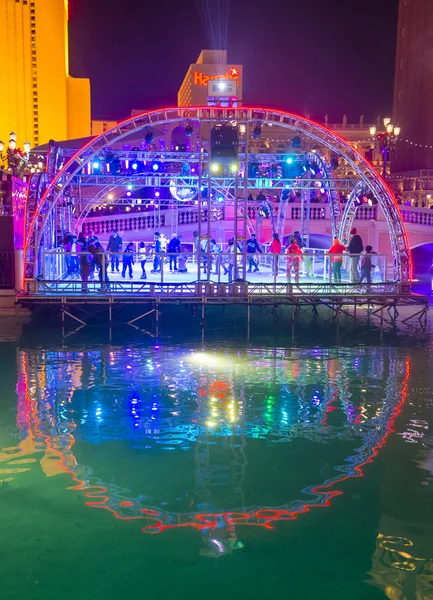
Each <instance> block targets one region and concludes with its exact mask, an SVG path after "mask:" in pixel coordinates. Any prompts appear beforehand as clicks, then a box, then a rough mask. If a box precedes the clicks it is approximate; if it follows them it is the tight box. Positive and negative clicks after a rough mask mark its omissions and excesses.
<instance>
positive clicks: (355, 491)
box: [0, 338, 433, 600]
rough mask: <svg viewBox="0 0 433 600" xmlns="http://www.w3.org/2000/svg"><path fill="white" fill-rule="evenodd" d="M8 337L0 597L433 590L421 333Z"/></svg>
mask: <svg viewBox="0 0 433 600" xmlns="http://www.w3.org/2000/svg"><path fill="white" fill-rule="evenodd" d="M287 346H289V344H286V347H277V346H275V345H266V344H265V343H261V344H260V345H255V344H254V343H252V344H249V345H248V347H247V346H246V344H245V343H242V342H239V344H238V345H233V346H231V345H229V344H228V343H224V344H223V343H217V342H215V343H214V344H212V343H210V344H208V345H207V346H206V347H205V349H203V348H202V347H201V345H199V344H197V343H196V342H191V343H187V344H183V345H177V344H175V343H173V342H160V343H156V342H155V341H152V342H151V343H147V342H146V343H144V342H142V343H140V342H139V341H137V340H135V341H134V342H133V343H130V344H128V343H124V342H116V343H111V344H110V343H104V344H96V343H95V342H91V341H89V340H86V342H85V343H84V342H80V341H79V339H78V338H77V339H75V340H72V341H69V340H67V341H65V342H63V343H57V344H53V343H48V342H47V343H43V344H41V343H33V342H32V343H28V344H26V345H25V344H23V343H18V344H15V343H3V344H1V345H0V354H1V357H2V360H1V362H0V389H1V390H2V393H1V396H0V508H1V513H0V514H1V518H0V540H1V554H0V598H1V599H2V600H14V599H21V598H22V599H26V600H49V599H51V598H53V599H54V598H55V599H58V598H62V599H63V600H69V599H82V600H99V599H101V600H102V599H104V600H106V599H107V598H110V599H111V598H128V599H129V598H150V599H153V598H168V597H176V598H188V599H196V598H197V599H199V598H200V599H202V598H215V599H216V598H228V599H234V598H254V599H255V598H288V599H289V598H296V599H298V598H300V599H301V598H302V599H310V598H311V599H315V598H350V599H369V598H392V599H393V600H395V599H403V598H407V599H424V598H433V435H432V432H431V427H432V421H433V419H432V409H433V376H432V370H433V360H432V359H431V358H430V354H429V350H428V346H426V345H425V344H418V345H417V346H412V345H410V344H409V341H407V345H405V342H404V341H403V343H399V345H398V346H395V345H378V344H377V343H372V344H367V345H364V346H362V347H352V346H346V347H333V345H332V344H329V345H328V346H326V345H325V346H323V347H321V348H317V347H316V348H315V347H311V346H309V345H308V344H303V346H298V347H287Z"/></svg>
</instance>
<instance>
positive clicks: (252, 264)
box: [247, 233, 262, 273]
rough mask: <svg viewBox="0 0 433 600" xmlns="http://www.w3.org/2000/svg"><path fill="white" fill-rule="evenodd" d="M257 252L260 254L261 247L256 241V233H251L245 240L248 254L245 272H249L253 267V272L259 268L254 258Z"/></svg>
mask: <svg viewBox="0 0 433 600" xmlns="http://www.w3.org/2000/svg"><path fill="white" fill-rule="evenodd" d="M256 252H259V253H260V254H262V251H261V248H260V246H259V244H258V242H257V239H256V234H255V233H252V234H251V237H250V239H249V240H247V254H248V271H247V273H251V271H252V269H253V268H254V273H257V271H258V270H259V263H258V261H257V260H255V258H254V254H255V253H256Z"/></svg>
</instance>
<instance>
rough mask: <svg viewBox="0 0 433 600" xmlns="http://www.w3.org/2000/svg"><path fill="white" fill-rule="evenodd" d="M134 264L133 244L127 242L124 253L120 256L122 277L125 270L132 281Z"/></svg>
mask: <svg viewBox="0 0 433 600" xmlns="http://www.w3.org/2000/svg"><path fill="white" fill-rule="evenodd" d="M133 264H134V244H133V242H129V244H128V245H127V246H126V248H125V251H124V252H123V256H122V277H125V274H126V269H128V271H129V277H130V279H132V278H133V277H134V275H133V272H132V265H133Z"/></svg>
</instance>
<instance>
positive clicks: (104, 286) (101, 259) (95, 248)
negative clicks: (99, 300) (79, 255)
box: [88, 241, 110, 292]
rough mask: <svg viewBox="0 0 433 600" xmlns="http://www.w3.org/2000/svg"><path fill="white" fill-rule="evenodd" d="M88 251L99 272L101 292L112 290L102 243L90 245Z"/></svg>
mask: <svg viewBox="0 0 433 600" xmlns="http://www.w3.org/2000/svg"><path fill="white" fill-rule="evenodd" d="M88 250H89V252H90V254H91V255H92V256H93V261H94V263H95V265H96V268H97V269H98V272H99V281H100V282H101V287H100V288H99V291H100V292H105V291H108V290H109V289H110V281H109V279H108V261H107V256H106V254H105V252H104V249H103V247H102V246H101V244H100V242H98V241H94V242H92V243H91V244H90V245H89V248H88Z"/></svg>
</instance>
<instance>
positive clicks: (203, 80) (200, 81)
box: [193, 67, 240, 85]
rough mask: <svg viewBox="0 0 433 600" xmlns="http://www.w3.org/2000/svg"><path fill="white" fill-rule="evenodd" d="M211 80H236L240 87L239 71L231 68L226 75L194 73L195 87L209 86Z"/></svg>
mask: <svg viewBox="0 0 433 600" xmlns="http://www.w3.org/2000/svg"><path fill="white" fill-rule="evenodd" d="M211 79H234V80H235V81H236V85H240V81H239V69H236V67H231V68H230V69H229V70H228V71H227V73H226V74H225V75H205V74H204V73H202V72H201V71H194V80H193V83H194V85H207V84H208V83H209V81H210V80H211Z"/></svg>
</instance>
